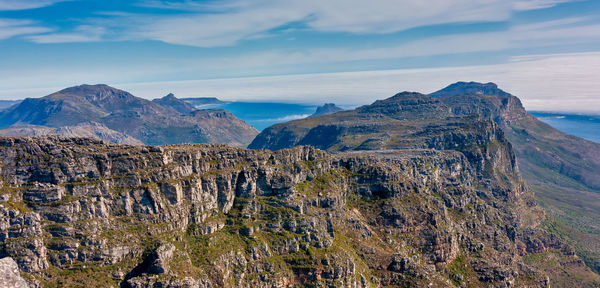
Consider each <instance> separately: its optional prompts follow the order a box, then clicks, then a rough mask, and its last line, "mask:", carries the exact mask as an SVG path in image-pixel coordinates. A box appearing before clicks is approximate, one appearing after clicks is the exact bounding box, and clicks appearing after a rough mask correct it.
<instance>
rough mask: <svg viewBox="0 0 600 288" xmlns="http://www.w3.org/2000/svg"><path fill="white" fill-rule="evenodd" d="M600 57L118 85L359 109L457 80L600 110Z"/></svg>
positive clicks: (554, 105)
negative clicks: (599, 78) (347, 106)
mask: <svg viewBox="0 0 600 288" xmlns="http://www.w3.org/2000/svg"><path fill="white" fill-rule="evenodd" d="M597 75H600V53H580V54H557V55H539V56H536V57H531V56H530V57H517V58H515V59H514V61H511V62H510V63H506V64H498V65H484V66H468V67H451V68H430V69H404V70H384V71H365V72H345V73H325V74H304V75H287V76H271V77H250V78H235V79H212V80H195V81H173V82H153V83H131V84H120V85H118V87H120V88H123V89H125V90H128V91H130V92H132V93H133V94H134V95H138V96H142V97H145V98H155V97H158V96H160V95H166V94H167V93H169V92H173V93H175V95H178V96H180V97H219V98H221V99H224V100H255V101H256V100H260V101H287V102H303V103H310V104H321V103H323V102H334V103H338V104H345V105H360V104H367V103H370V102H373V101H375V100H376V99H383V98H387V97H390V96H392V95H394V94H395V93H396V92H400V91H420V92H424V93H431V92H434V91H436V90H438V89H441V88H443V87H444V86H446V85H448V84H450V83H453V82H456V81H479V82H495V83H497V84H498V85H499V86H500V88H502V89H504V90H506V91H507V92H510V93H512V94H514V95H516V96H518V97H520V98H521V100H522V101H523V103H524V105H525V107H526V108H527V109H528V110H546V111H548V110H554V111H574V112H591V113H598V111H600V82H599V81H597V79H596V78H597Z"/></svg>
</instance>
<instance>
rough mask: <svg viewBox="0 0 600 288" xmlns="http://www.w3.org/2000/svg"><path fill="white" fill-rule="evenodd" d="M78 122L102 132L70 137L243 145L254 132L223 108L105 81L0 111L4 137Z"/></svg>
mask: <svg viewBox="0 0 600 288" xmlns="http://www.w3.org/2000/svg"><path fill="white" fill-rule="evenodd" d="M82 123H92V126H93V127H100V126H102V129H103V130H104V131H105V132H106V133H105V134H102V133H94V132H93V131H85V133H83V134H73V135H72V136H88V135H96V136H97V137H100V138H101V139H103V140H107V141H112V140H113V139H120V138H122V137H115V136H114V135H118V134H117V133H121V134H124V135H126V136H127V137H131V138H134V139H137V140H138V141H139V142H142V143H145V144H150V145H160V144H177V143H227V144H230V145H234V146H246V145H247V144H248V143H249V142H250V141H251V140H252V139H253V138H254V136H255V135H256V134H257V133H258V131H257V130H256V129H254V128H253V127H252V126H250V125H248V124H246V123H245V122H244V121H242V120H240V119H238V118H236V117H235V116H233V115H232V114H231V113H229V112H228V111H226V110H221V109H207V110H196V109H195V108H194V107H192V106H191V105H190V104H188V103H186V102H184V101H182V100H179V99H177V98H176V97H175V96H174V95H172V94H170V95H167V96H165V97H164V98H161V99H155V100H154V101H149V100H146V99H142V98H138V97H135V96H133V95H131V94H130V93H128V92H125V91H122V90H119V89H115V88H112V87H110V86H107V85H81V86H76V87H71V88H67V89H64V90H61V91H59V92H56V93H53V94H50V95H48V96H45V97H42V98H27V99H25V100H23V101H22V102H21V103H19V104H18V105H14V106H11V107H9V108H7V109H6V110H4V111H1V112H0V128H4V129H6V128H8V131H5V133H4V135H11V134H14V133H15V132H16V131H23V129H22V128H20V127H22V126H24V125H35V126H42V127H49V128H61V127H73V126H77V125H79V128H80V129H79V130H82V129H81V128H82V126H81V124H82ZM71 130H72V133H75V132H74V131H73V129H71ZM52 133H54V132H52ZM34 134H35V133H33V135H34ZM102 135H109V137H102ZM113 142H114V141H113Z"/></svg>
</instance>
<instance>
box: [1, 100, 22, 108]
mask: <svg viewBox="0 0 600 288" xmlns="http://www.w3.org/2000/svg"><path fill="white" fill-rule="evenodd" d="M19 103H21V100H0V110H4V109H6V108H8V107H10V106H13V105H16V104H19Z"/></svg>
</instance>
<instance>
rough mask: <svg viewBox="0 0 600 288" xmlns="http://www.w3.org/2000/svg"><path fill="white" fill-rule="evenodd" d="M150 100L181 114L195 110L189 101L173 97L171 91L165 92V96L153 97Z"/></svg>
mask: <svg viewBox="0 0 600 288" xmlns="http://www.w3.org/2000/svg"><path fill="white" fill-rule="evenodd" d="M152 102H154V103H156V104H158V105H161V106H163V107H168V108H172V109H175V110H176V111H177V112H179V113H181V114H190V113H191V112H193V111H195V110H196V108H194V106H192V105H191V104H190V103H188V102H185V101H183V100H181V99H179V98H177V97H175V95H174V94H173V93H169V94H167V96H165V97H162V98H159V99H154V100H152Z"/></svg>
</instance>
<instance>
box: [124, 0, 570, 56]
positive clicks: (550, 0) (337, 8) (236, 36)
mask: <svg viewBox="0 0 600 288" xmlns="http://www.w3.org/2000/svg"><path fill="white" fill-rule="evenodd" d="M567 1H568V0H513V1H510V0H487V1H472V0H429V1H412V0H374V1H367V2H366V1H362V0H330V1H319V0H291V1H264V0H258V1H252V2H247V1H240V0H229V1H220V2H209V3H208V4H206V3H204V4H198V3H196V2H192V1H184V2H172V1H152V2H149V3H146V5H147V6H152V7H157V8H162V9H177V10H184V11H189V12H194V11H198V10H199V9H210V10H214V11H220V12H219V13H214V14H210V13H209V14H206V13H197V14H195V13H187V14H185V15H168V16H164V15H161V16H156V15H138V16H137V17H134V18H133V19H135V20H134V23H135V24H134V26H135V28H134V29H128V30H127V31H128V32H129V33H130V36H132V37H137V38H144V39H153V40H159V41H164V42H167V43H173V44H184V45H192V46H200V47H214V46H228V45H234V44H236V43H238V42H239V41H242V40H245V39H251V38H253V37H255V36H256V35H257V34H264V33H268V31H270V30H272V29H275V28H277V27H281V26H282V25H284V24H287V23H291V22H303V23H305V24H306V25H307V26H308V27H309V28H311V29H314V30H316V31H322V32H346V33H362V34H366V33H375V34H382V33H393V32H398V31H402V30H406V29H410V28H414V27H420V26H428V25H436V24H446V23H469V22H491V21H502V20H506V19H508V18H509V17H510V16H511V14H512V13H513V11H516V10H535V9H542V8H548V7H552V6H554V5H557V4H559V3H563V2H567ZM207 7H209V8H207ZM128 19H132V18H128Z"/></svg>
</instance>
